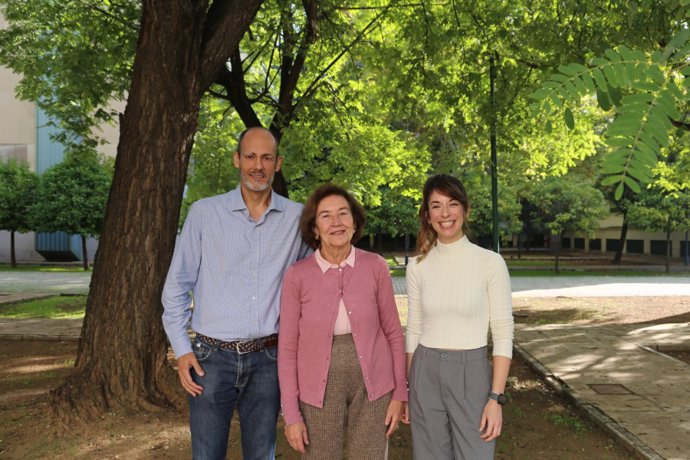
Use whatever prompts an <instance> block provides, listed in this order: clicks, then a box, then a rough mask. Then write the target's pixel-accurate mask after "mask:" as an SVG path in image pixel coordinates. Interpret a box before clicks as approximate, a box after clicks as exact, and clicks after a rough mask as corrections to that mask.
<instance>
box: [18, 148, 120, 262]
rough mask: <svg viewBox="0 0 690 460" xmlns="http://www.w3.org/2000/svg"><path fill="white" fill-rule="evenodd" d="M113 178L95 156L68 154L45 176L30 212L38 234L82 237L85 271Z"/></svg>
mask: <svg viewBox="0 0 690 460" xmlns="http://www.w3.org/2000/svg"><path fill="white" fill-rule="evenodd" d="M111 178H112V174H111V172H110V171H109V170H108V168H106V167H105V165H104V164H103V162H102V161H100V160H99V159H98V158H97V157H96V155H95V153H93V152H87V153H82V154H79V153H76V152H72V153H69V154H68V155H67V157H66V158H65V160H64V161H63V162H62V163H59V164H57V165H55V166H53V167H51V168H49V169H48V170H46V172H45V173H43V175H42V176H41V180H40V184H39V187H38V193H37V195H36V200H35V203H34V205H33V206H32V208H31V213H32V215H33V216H34V220H35V224H36V229H37V230H40V231H44V232H58V231H64V232H66V233H69V234H73V235H79V236H80V237H81V248H82V256H83V262H84V270H88V269H89V259H88V254H87V252H86V239H87V238H88V237H97V236H98V235H100V233H101V227H102V224H103V217H104V215H105V205H106V201H107V200H108V191H109V190H110V182H111Z"/></svg>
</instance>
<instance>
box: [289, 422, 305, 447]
mask: <svg viewBox="0 0 690 460" xmlns="http://www.w3.org/2000/svg"><path fill="white" fill-rule="evenodd" d="M285 438H287V441H288V444H290V446H291V447H292V448H293V449H295V450H296V451H297V452H301V453H305V452H306V451H307V449H306V447H305V446H308V445H309V436H308V435H307V425H305V424H304V422H298V423H293V424H292V425H288V426H286V427H285Z"/></svg>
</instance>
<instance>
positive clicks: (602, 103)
mask: <svg viewBox="0 0 690 460" xmlns="http://www.w3.org/2000/svg"><path fill="white" fill-rule="evenodd" d="M597 103H598V104H599V107H601V109H602V110H605V111H607V112H608V111H609V110H611V101H609V96H608V94H606V93H605V92H603V91H601V90H599V88H597Z"/></svg>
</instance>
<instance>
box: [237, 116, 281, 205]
mask: <svg viewBox="0 0 690 460" xmlns="http://www.w3.org/2000/svg"><path fill="white" fill-rule="evenodd" d="M233 162H234V163H235V167H236V168H239V169H240V181H241V183H242V187H244V188H246V189H248V190H251V191H253V192H263V191H265V190H268V189H270V188H271V184H272V183H273V177H274V175H275V173H276V171H280V165H281V162H282V158H280V157H278V154H277V152H276V141H275V139H274V137H273V136H272V135H271V133H269V132H268V131H266V130H263V129H253V130H251V131H248V132H247V133H246V134H245V135H244V138H243V139H242V144H241V145H240V151H239V152H235V155H234V157H233Z"/></svg>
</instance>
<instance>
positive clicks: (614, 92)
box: [609, 86, 621, 106]
mask: <svg viewBox="0 0 690 460" xmlns="http://www.w3.org/2000/svg"><path fill="white" fill-rule="evenodd" d="M609 98H610V99H611V103H612V104H613V105H615V106H618V105H620V103H621V90H620V89H619V88H618V87H617V86H609Z"/></svg>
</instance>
